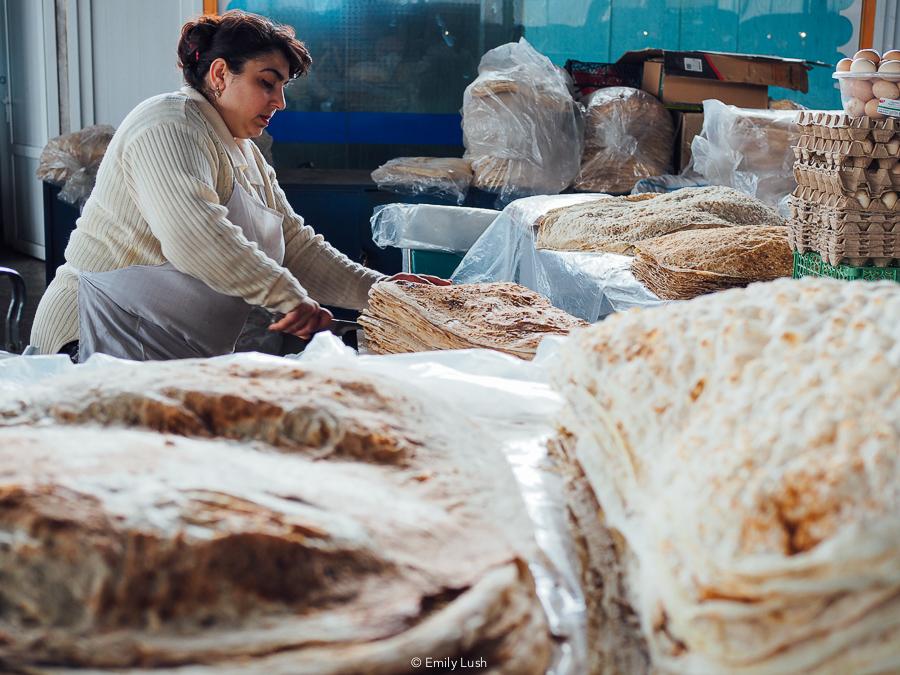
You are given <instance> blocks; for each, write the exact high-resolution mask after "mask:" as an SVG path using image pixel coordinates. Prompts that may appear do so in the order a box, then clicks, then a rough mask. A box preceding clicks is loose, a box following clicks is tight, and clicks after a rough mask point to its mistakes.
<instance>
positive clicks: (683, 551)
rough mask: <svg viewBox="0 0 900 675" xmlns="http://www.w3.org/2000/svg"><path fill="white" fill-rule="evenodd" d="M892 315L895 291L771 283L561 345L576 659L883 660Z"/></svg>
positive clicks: (605, 327) (899, 435) (805, 663)
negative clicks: (586, 653)
mask: <svg viewBox="0 0 900 675" xmlns="http://www.w3.org/2000/svg"><path fill="white" fill-rule="evenodd" d="M898 322H900V286H898V285H897V284H895V283H891V282H880V283H864V282H857V283H846V282H841V281H836V280H829V279H804V280H789V279H784V280H778V281H775V282H771V283H765V284H755V285H753V286H750V287H748V288H746V289H733V290H729V291H725V292H722V293H717V294H715V295H711V296H706V297H703V298H697V299H695V300H692V301H690V302H685V303H677V304H669V305H664V306H661V307H657V308H652V309H644V310H636V311H631V312H626V313H624V314H617V315H614V316H612V317H610V318H608V319H607V320H605V321H603V322H602V323H600V324H597V325H595V326H592V327H590V328H588V329H585V330H580V331H577V332H575V333H574V334H573V335H572V337H571V338H570V339H569V340H568V341H567V342H566V343H565V344H564V346H563V347H562V348H561V350H560V357H559V360H558V361H557V362H556V368H555V371H554V380H555V383H556V387H557V388H558V389H559V391H560V392H561V393H562V394H563V396H564V397H565V400H566V404H567V405H566V406H565V407H564V408H563V412H562V417H561V420H560V428H561V430H562V434H561V437H560V440H559V445H558V447H559V449H560V454H561V461H560V465H561V466H562V467H563V470H564V471H566V472H567V474H568V476H569V481H570V487H571V490H570V493H571V502H570V515H571V519H572V522H573V523H574V525H575V528H576V530H577V531H579V532H580V537H579V540H580V542H581V558H582V563H583V581H584V584H585V588H586V589H587V591H588V592H587V593H586V597H587V600H588V609H589V612H588V615H589V623H590V633H591V638H590V641H591V644H592V645H594V648H595V651H594V653H593V655H592V656H593V659H594V661H593V663H592V670H593V671H594V672H602V673H623V674H624V673H628V674H629V675H636V674H641V673H685V674H688V673H696V674H705V673H717V674H723V675H724V674H733V675H737V674H743V673H747V674H750V673H765V674H780V675H783V674H788V673H792V674H793V673H855V674H859V673H889V672H890V673H895V672H898V671H900V565H898V560H900V378H898V377H897V373H898V372H900V340H898V337H897V333H896V330H894V327H895V326H897V325H898Z"/></svg>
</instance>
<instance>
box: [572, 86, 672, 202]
mask: <svg viewBox="0 0 900 675" xmlns="http://www.w3.org/2000/svg"><path fill="white" fill-rule="evenodd" d="M583 103H584V105H585V107H586V108H587V115H586V118H585V132H584V138H585V146H584V154H583V155H582V158H581V171H579V173H578V178H577V179H576V180H575V189H576V190H581V191H584V192H613V193H623V192H629V191H630V190H631V189H632V188H633V187H634V184H635V183H636V182H637V181H639V180H641V179H642V178H649V177H651V176H659V175H661V174H665V173H667V172H668V171H669V168H670V165H671V158H672V145H673V143H674V140H675V129H674V127H673V125H672V117H671V115H670V114H669V111H668V110H666V109H665V108H664V107H663V105H662V103H660V102H659V100H658V99H657V98H656V97H655V96H652V95H650V94H648V93H646V92H644V91H641V90H640V89H633V88H631V87H607V88H605V89H598V90H597V91H595V92H594V93H592V94H590V95H589V96H587V97H585V98H584V99H583Z"/></svg>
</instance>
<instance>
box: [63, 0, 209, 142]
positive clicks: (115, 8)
mask: <svg viewBox="0 0 900 675" xmlns="http://www.w3.org/2000/svg"><path fill="white" fill-rule="evenodd" d="M75 3H76V5H77V14H78V37H79V47H80V49H79V61H80V64H81V68H80V73H79V80H80V82H79V88H80V90H81V112H82V120H81V122H82V126H87V125H88V124H112V125H114V126H118V125H119V123H121V121H122V120H123V119H124V118H125V115H127V114H128V112H129V111H130V110H131V109H132V108H133V107H134V106H135V105H137V104H138V103H140V102H141V101H143V100H144V99H145V98H148V97H150V96H153V95H155V94H161V93H164V92H167V91H174V90H175V89H178V88H179V87H180V86H181V85H182V78H181V72H180V71H179V70H178V67H177V65H176V64H177V57H176V52H175V50H176V47H177V45H178V37H179V35H180V34H181V26H182V25H183V24H184V22H185V21H187V20H188V19H192V18H195V17H197V16H198V15H200V14H201V13H202V11H203V0H75ZM70 25H71V24H70ZM85 33H89V35H86V34H85ZM70 35H71V33H70ZM73 75H74V74H73ZM70 81H71V80H70Z"/></svg>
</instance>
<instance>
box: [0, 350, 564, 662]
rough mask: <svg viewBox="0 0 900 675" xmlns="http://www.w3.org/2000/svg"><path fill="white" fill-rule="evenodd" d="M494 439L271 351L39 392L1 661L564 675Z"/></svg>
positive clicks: (511, 481)
mask: <svg viewBox="0 0 900 675" xmlns="http://www.w3.org/2000/svg"><path fill="white" fill-rule="evenodd" d="M101 373H102V375H101ZM4 389H5V388H4ZM460 438H465V439H466V440H465V443H460V442H459V439H460ZM492 439H494V437H493V436H492V434H491V432H490V430H489V429H485V428H484V427H483V426H482V425H480V424H478V423H477V422H476V421H474V420H472V419H471V418H469V417H468V416H466V415H464V414H463V413H462V412H461V411H459V410H457V409H455V408H454V407H452V406H449V405H448V404H447V403H446V402H445V401H444V400H443V399H439V398H436V397H431V396H428V395H427V392H424V391H418V393H410V392H409V387H408V386H407V383H403V382H400V381H399V380H397V379H393V380H392V379H391V378H389V377H386V376H380V377H378V378H375V377H373V376H371V375H368V374H366V373H363V372H361V371H359V370H352V369H347V368H342V367H340V366H337V367H336V366H335V365H334V364H327V365H325V366H322V365H318V364H312V365H310V364H304V365H300V364H298V363H296V362H290V361H285V360H284V359H276V358H273V357H262V356H260V355H249V356H242V357H240V358H238V359H234V358H230V359H214V360H194V361H191V360H189V361H174V362H165V363H162V362H156V363H139V364H134V363H126V362H122V363H117V364H106V367H105V368H104V369H103V370H97V369H88V370H85V369H84V368H83V367H77V369H76V371H75V372H73V373H71V374H66V375H61V376H59V377H55V378H50V379H49V380H47V381H44V382H42V383H39V384H35V385H32V386H30V387H23V388H18V389H16V390H14V391H13V392H12V393H10V394H9V395H7V396H4V397H0V671H2V672H5V673H7V672H16V673H19V672H29V673H31V672H70V671H69V669H84V671H85V672H88V671H89V672H91V673H113V672H116V673H121V672H129V673H156V672H176V671H177V672H182V671H183V672H190V673H197V674H207V673H209V674H212V673H215V674H216V675H223V674H224V675H238V674H239V673H283V674H288V673H292V674H293V673H331V674H332V675H337V674H339V673H401V672H411V669H412V668H413V666H410V663H411V662H414V661H415V659H424V658H425V657H430V658H433V659H448V661H447V662H449V660H454V661H455V662H457V663H460V660H461V659H465V660H466V661H465V662H466V663H479V662H481V663H484V662H486V663H489V664H490V667H491V669H492V670H493V671H494V672H498V673H510V674H512V673H532V674H534V675H541V674H542V673H544V672H546V670H547V668H548V667H549V664H550V659H551V651H552V649H553V644H554V638H553V637H552V636H551V633H550V628H549V627H548V624H547V620H546V618H545V616H544V611H543V609H542V606H541V604H540V603H539V601H538V597H537V594H536V589H535V583H534V580H533V578H532V576H531V572H530V571H529V564H528V563H529V561H530V560H534V559H535V555H536V544H535V542H534V539H533V534H532V530H531V523H530V521H529V519H528V516H527V513H526V511H525V506H524V504H523V503H522V501H521V497H520V495H519V492H518V489H517V487H516V481H515V478H514V477H513V475H512V472H511V469H510V467H509V465H508V464H507V461H506V458H505V457H504V455H503V454H502V452H501V451H500V450H499V449H498V448H499V445H498V443H497V441H496V439H494V440H492ZM473 667H474V666H473ZM79 672H80V671H79Z"/></svg>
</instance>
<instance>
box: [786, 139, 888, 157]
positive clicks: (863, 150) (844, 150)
mask: <svg viewBox="0 0 900 675" xmlns="http://www.w3.org/2000/svg"><path fill="white" fill-rule="evenodd" d="M794 148H795V153H794V154H795V156H796V154H797V153H796V150H800V151H801V153H803V152H806V153H809V154H817V155H835V156H842V157H868V158H869V159H887V158H889V157H890V158H894V159H896V158H900V139H896V140H892V141H888V142H887V143H876V142H875V141H873V140H872V139H870V138H864V139H863V140H861V141H841V140H834V139H831V138H819V137H816V136H813V135H812V134H801V136H800V139H799V140H798V141H797V145H796V146H794Z"/></svg>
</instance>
